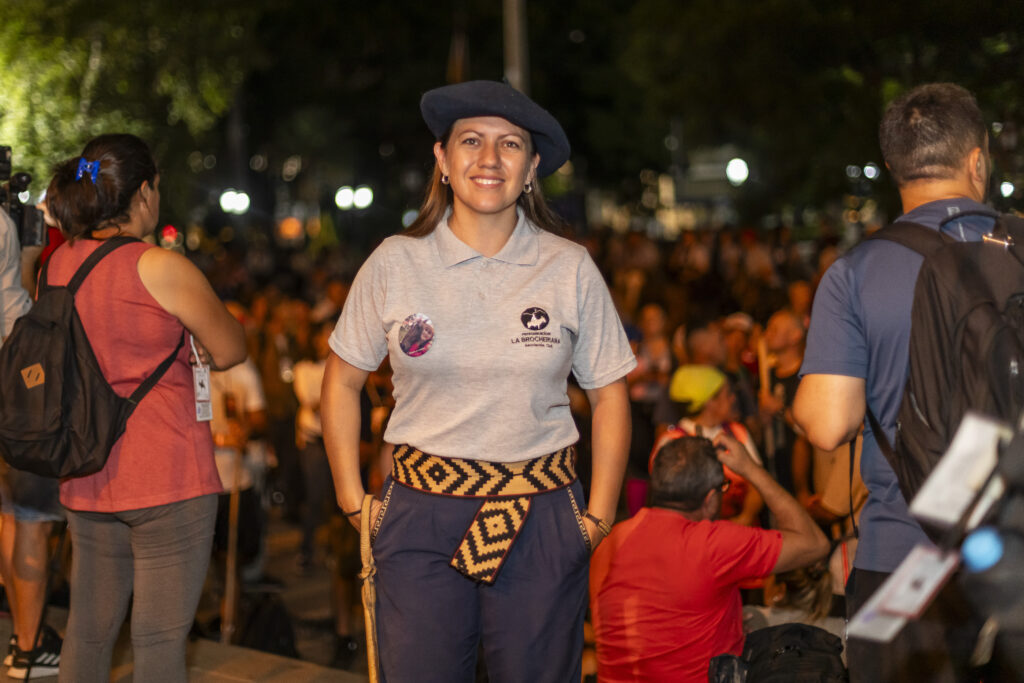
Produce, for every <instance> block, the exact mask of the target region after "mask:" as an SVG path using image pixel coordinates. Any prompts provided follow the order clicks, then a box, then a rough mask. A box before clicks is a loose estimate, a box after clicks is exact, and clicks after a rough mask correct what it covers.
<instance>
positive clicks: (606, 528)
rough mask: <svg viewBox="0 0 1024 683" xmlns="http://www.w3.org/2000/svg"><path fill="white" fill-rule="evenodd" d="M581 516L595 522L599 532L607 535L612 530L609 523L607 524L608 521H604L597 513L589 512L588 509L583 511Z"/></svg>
mask: <svg viewBox="0 0 1024 683" xmlns="http://www.w3.org/2000/svg"><path fill="white" fill-rule="evenodd" d="M583 516H584V517H586V518H587V519H589V520H590V521H591V522H593V523H594V524H596V525H597V528H598V529H600V530H601V533H602V534H604V535H605V536H607V535H608V534H610V533H611V532H612V526H611V524H609V523H608V522H606V521H604V520H603V519H601V518H600V517H598V516H597V515H592V514H590V511H589V510H587V511H586V512H584V513H583Z"/></svg>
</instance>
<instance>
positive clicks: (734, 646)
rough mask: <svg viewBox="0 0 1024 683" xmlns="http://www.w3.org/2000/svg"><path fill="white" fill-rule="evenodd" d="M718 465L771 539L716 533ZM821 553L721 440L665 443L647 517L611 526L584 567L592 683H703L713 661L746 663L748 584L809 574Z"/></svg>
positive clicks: (798, 520)
mask: <svg viewBox="0 0 1024 683" xmlns="http://www.w3.org/2000/svg"><path fill="white" fill-rule="evenodd" d="M722 465H725V466H727V467H729V468H730V469H731V470H732V471H734V472H735V473H736V474H738V475H740V476H741V477H743V478H744V479H746V480H747V481H748V482H749V483H750V485H751V486H753V487H754V488H756V489H757V490H758V492H760V494H761V496H762V497H763V498H764V502H765V504H766V505H767V506H768V509H769V510H771V511H772V513H773V514H774V515H775V518H776V520H777V526H778V529H777V530H774V529H773V530H766V529H757V528H751V527H744V526H739V525H737V524H734V523H732V522H728V521H718V520H717V517H718V515H719V511H720V510H721V506H722V494H723V490H724V488H725V487H726V486H725V485H726V482H727V480H726V478H725V476H724V474H723V472H722ZM828 547H829V546H828V541H827V540H826V538H825V536H824V534H822V533H821V530H820V529H819V528H818V526H817V525H816V524H815V523H814V521H813V520H812V519H811V518H810V516H809V515H808V514H807V513H806V512H805V511H804V509H803V507H802V506H801V505H800V504H799V503H798V502H797V501H796V500H795V499H794V498H793V497H792V496H790V495H789V494H788V493H787V492H786V491H785V490H784V489H783V488H782V487H781V486H779V484H778V483H777V482H776V481H775V480H774V479H772V477H771V475H769V474H768V473H767V472H765V470H764V469H763V468H762V467H761V466H760V465H758V464H757V463H755V462H754V461H753V460H752V459H751V457H750V455H749V454H748V453H747V451H746V449H745V448H744V447H743V446H742V445H741V444H740V443H739V442H738V441H736V439H734V438H732V437H731V436H729V435H728V434H726V433H724V432H723V433H721V434H719V435H717V436H716V437H715V441H714V444H712V442H711V441H709V440H707V439H705V438H702V437H689V436H688V437H682V438H680V439H676V440H674V441H671V442H669V443H667V444H666V445H665V446H663V447H662V448H661V450H660V451H658V453H657V455H656V456H655V460H654V466H653V470H652V472H651V506H650V507H645V508H643V509H641V510H640V511H639V512H638V513H637V514H636V515H635V516H634V517H632V518H630V519H628V520H626V521H625V522H622V523H620V524H617V525H615V527H614V528H613V529H612V533H611V535H609V536H608V538H607V539H605V541H604V542H603V543H601V545H599V546H598V548H597V550H596V551H595V552H594V555H593V558H592V559H591V563H590V606H591V611H592V617H593V625H594V631H595V634H596V637H597V660H598V677H599V679H600V680H601V681H602V682H603V683H604V682H611V681H683V682H688V681H693V682H694V683H697V682H700V683H703V682H704V681H707V679H708V674H707V671H708V664H709V662H710V661H711V658H712V657H714V656H716V655H720V654H726V653H729V654H736V655H739V654H741V653H742V652H743V628H742V619H741V616H740V609H741V605H740V593H739V589H738V588H737V585H738V584H739V583H740V582H742V581H744V580H746V579H750V578H754V577H760V576H765V575H767V574H771V573H775V572H784V571H787V570H790V569H796V568H798V567H803V566H807V565H809V564H812V563H814V562H816V561H818V560H820V559H821V558H823V557H824V556H825V554H826V553H827V552H828Z"/></svg>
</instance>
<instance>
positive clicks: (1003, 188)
mask: <svg viewBox="0 0 1024 683" xmlns="http://www.w3.org/2000/svg"><path fill="white" fill-rule="evenodd" d="M1016 189H1017V188H1016V187H1014V186H1013V183H1011V182H1010V181H1009V180H1004V181H1003V182H1002V183H1000V184H999V193H1000V194H1001V195H1003V196H1004V197H1009V196H1010V195H1011V194H1013V192H1014V190H1016Z"/></svg>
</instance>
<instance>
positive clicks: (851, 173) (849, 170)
mask: <svg viewBox="0 0 1024 683" xmlns="http://www.w3.org/2000/svg"><path fill="white" fill-rule="evenodd" d="M846 177H847V178H849V179H851V180H856V179H857V178H860V166H856V165H854V164H850V165H849V166H847V167H846Z"/></svg>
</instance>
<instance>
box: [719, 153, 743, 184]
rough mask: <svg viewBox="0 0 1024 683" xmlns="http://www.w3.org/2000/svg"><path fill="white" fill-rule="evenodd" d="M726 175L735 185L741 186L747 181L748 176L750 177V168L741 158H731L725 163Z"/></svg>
mask: <svg viewBox="0 0 1024 683" xmlns="http://www.w3.org/2000/svg"><path fill="white" fill-rule="evenodd" d="M719 168H721V167H719ZM725 177H726V178H728V179H729V182H730V183H732V185H733V186H734V187H739V186H740V185H742V184H743V183H745V182H747V178H749V177H750V169H749V168H748V167H747V162H745V161H744V160H743V159H740V158H735V159H730V160H729V163H728V164H726V165H725Z"/></svg>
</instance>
